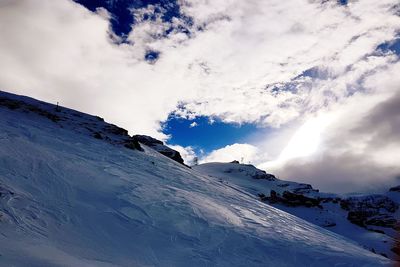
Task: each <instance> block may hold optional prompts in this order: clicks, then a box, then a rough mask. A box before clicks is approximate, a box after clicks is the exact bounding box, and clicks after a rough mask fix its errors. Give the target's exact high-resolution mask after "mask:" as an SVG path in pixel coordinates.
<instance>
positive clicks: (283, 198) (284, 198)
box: [259, 190, 321, 208]
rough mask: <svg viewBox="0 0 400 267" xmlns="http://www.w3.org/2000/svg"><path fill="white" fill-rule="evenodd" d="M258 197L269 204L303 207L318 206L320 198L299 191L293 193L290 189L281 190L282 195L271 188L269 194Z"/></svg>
mask: <svg viewBox="0 0 400 267" xmlns="http://www.w3.org/2000/svg"><path fill="white" fill-rule="evenodd" d="M259 197H260V199H261V200H263V201H265V200H267V201H269V202H270V203H271V204H274V203H281V204H284V205H287V206H292V207H296V206H305V207H319V208H321V206H320V203H321V200H320V199H319V198H313V197H308V196H305V195H303V194H301V193H294V192H290V191H283V193H282V195H281V194H279V193H277V192H276V191H274V190H271V192H270V196H269V197H265V196H260V195H259Z"/></svg>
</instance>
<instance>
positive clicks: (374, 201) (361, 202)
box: [340, 195, 399, 214]
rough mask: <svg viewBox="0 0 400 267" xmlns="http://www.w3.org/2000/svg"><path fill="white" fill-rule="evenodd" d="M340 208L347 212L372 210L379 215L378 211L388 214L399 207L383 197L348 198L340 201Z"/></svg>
mask: <svg viewBox="0 0 400 267" xmlns="http://www.w3.org/2000/svg"><path fill="white" fill-rule="evenodd" d="M340 206H341V207H342V209H345V210H349V211H353V210H361V211H367V210H372V211H374V212H375V213H376V214H377V213H379V209H385V210H387V211H388V212H395V211H396V210H397V209H398V208H399V205H398V204H397V203H396V202H394V201H393V200H391V199H390V198H389V197H387V196H384V195H368V196H361V197H349V198H346V199H342V200H341V201H340Z"/></svg>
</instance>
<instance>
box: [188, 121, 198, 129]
mask: <svg viewBox="0 0 400 267" xmlns="http://www.w3.org/2000/svg"><path fill="white" fill-rule="evenodd" d="M197 125H198V124H197V122H195V121H194V122H192V123H191V124H190V125H189V127H190V128H193V127H196V126H197Z"/></svg>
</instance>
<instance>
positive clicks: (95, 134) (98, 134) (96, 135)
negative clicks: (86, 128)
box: [93, 132, 103, 140]
mask: <svg viewBox="0 0 400 267" xmlns="http://www.w3.org/2000/svg"><path fill="white" fill-rule="evenodd" d="M93 137H94V138H96V139H100V140H101V139H103V136H101V134H100V133H99V132H95V133H94V134H93Z"/></svg>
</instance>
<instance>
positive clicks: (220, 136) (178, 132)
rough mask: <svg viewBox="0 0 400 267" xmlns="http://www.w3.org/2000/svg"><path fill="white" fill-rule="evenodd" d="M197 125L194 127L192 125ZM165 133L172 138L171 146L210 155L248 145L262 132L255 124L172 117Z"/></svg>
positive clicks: (165, 127) (167, 122)
mask: <svg viewBox="0 0 400 267" xmlns="http://www.w3.org/2000/svg"><path fill="white" fill-rule="evenodd" d="M194 122H195V123H196V126H195V127H192V126H191V124H192V123H194ZM163 129H164V130H163V132H164V133H165V134H168V135H170V136H171V139H170V140H169V142H170V143H171V144H179V145H181V146H185V147H186V146H191V147H193V148H194V149H195V150H196V152H198V153H200V150H203V151H204V153H209V152H211V151H212V150H215V149H218V148H221V147H224V146H227V145H230V144H234V143H246V142H248V140H249V139H250V137H251V136H252V135H254V134H255V133H256V132H259V131H262V129H259V128H257V126H256V125H255V124H249V123H246V124H243V125H239V124H230V123H224V122H221V121H219V120H216V121H213V122H212V123H211V122H210V119H209V118H207V117H198V118H196V119H193V120H189V119H184V118H179V117H178V118H177V117H174V116H172V117H170V118H169V119H168V120H167V121H166V123H165V124H164V127H163Z"/></svg>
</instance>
